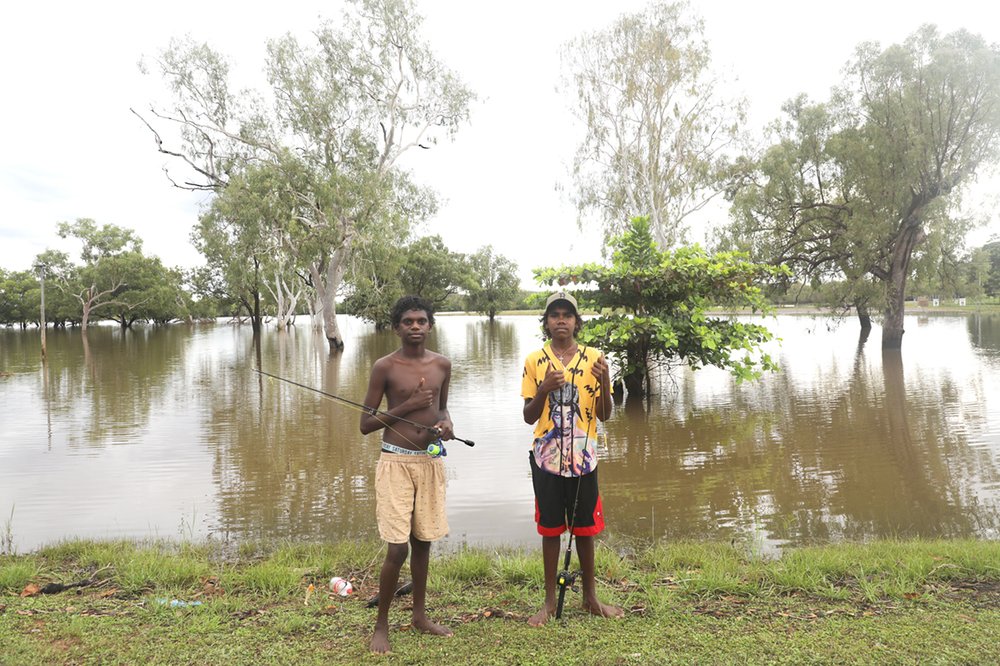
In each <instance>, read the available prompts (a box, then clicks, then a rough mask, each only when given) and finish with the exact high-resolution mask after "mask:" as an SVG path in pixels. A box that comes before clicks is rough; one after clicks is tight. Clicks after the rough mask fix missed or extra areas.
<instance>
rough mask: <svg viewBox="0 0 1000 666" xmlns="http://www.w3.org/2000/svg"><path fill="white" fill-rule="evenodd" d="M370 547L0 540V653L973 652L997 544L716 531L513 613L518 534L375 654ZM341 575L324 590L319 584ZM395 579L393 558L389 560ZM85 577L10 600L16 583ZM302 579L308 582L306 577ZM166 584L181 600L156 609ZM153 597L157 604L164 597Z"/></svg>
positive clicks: (485, 552) (639, 554)
mask: <svg viewBox="0 0 1000 666" xmlns="http://www.w3.org/2000/svg"><path fill="white" fill-rule="evenodd" d="M383 555H384V552H383V548H382V547H381V546H380V545H379V544H376V543H357V542H345V543H339V544H294V543H272V544H260V543H257V544H240V545H233V544H222V543H207V544H201V545H192V544H172V543H168V542H154V543H132V542H121V541H117V542H89V541H74V542H66V543H62V544H57V545H55V546H52V547H50V548H46V549H43V550H40V551H38V552H35V553H30V554H25V555H6V556H0V646H3V649H2V651H0V663H3V664H4V665H5V666H6V665H7V664H52V663H55V664H60V663H73V664H104V663H113V664H126V663H154V664H191V663H194V664H209V663H213V664H214V663H224V664H260V663H277V664H313V663H316V664H319V663H324V664H326V663H349V664H355V663H368V662H372V663H376V662H377V663H408V664H409V663H419V664H439V663H452V662H457V663H466V664H649V663H653V664H656V663H665V664H666V663H685V664H686V663H710V664H714V663H727V664H728V663H740V664H754V663H768V664H771V663H787V664H810V663H848V662H851V663H853V662H862V663H872V662H878V663H904V664H908V663H913V664H916V663H921V664H923V663H932V664H933V663H990V662H996V661H998V660H1000V645H998V642H997V641H996V638H995V637H996V635H997V634H998V632H1000V544H997V543H994V542H987V541H972V540H963V541H907V542H902V541H880V542H876V543H870V544H841V545H834V546H825V547H815V548H800V549H792V550H788V551H787V552H785V553H784V555H783V556H782V557H781V558H780V559H768V558H764V557H761V556H759V555H755V554H753V553H750V552H747V551H746V550H745V549H741V548H738V547H733V546H731V545H729V544H718V543H676V544H670V545H658V546H654V547H648V548H637V549H625V548H615V547H613V546H611V545H608V544H606V543H602V544H600V545H599V548H598V550H597V569H598V583H599V587H600V590H599V592H600V595H601V597H602V598H603V599H604V600H606V601H608V602H611V603H614V604H617V605H619V606H622V607H623V608H624V609H625V610H626V617H625V618H624V619H622V620H603V619H599V618H594V617H592V616H590V615H587V614H586V613H584V612H583V610H582V609H581V607H580V597H579V595H578V594H577V593H574V592H569V593H568V594H567V605H566V609H565V612H564V617H563V619H562V620H560V621H551V622H550V623H549V624H548V625H546V626H545V627H542V628H539V629H535V628H531V627H529V626H528V625H527V623H526V622H525V620H526V618H527V617H528V616H529V615H531V614H532V613H533V612H534V611H535V610H537V608H538V607H539V605H540V603H541V600H542V591H541V581H542V566H541V557H540V554H539V553H538V552H537V551H527V552H525V551H518V550H510V549H487V548H464V549H461V550H459V551H458V552H454V553H448V554H444V555H440V554H435V555H434V556H433V557H432V561H431V576H430V581H429V587H430V589H429V596H428V605H429V611H430V614H431V616H432V617H434V618H435V619H437V620H438V621H441V622H443V623H445V624H447V625H448V626H450V627H451V628H452V629H453V630H454V631H455V636H454V637H453V638H450V639H441V638H435V637H430V636H426V635H423V634H420V633H418V632H414V631H413V630H412V629H411V628H410V627H409V620H410V617H409V616H410V614H409V610H410V605H411V603H412V600H411V598H410V597H408V596H404V597H400V598H399V599H397V600H396V601H395V602H394V604H393V608H392V610H391V614H390V623H391V625H392V631H391V635H390V638H391V640H392V642H393V648H394V653H393V655H390V656H388V657H382V658H376V657H373V656H371V655H369V654H368V650H367V640H368V637H369V635H370V632H371V628H372V624H373V622H374V619H375V612H374V610H372V609H369V608H367V607H366V603H365V602H366V601H367V599H368V597H369V596H370V595H371V594H373V593H374V592H375V591H376V585H377V575H378V569H379V567H380V566H381V562H382V557H383ZM334 575H339V576H344V577H347V578H349V579H350V580H352V582H353V583H354V586H355V590H356V592H355V594H354V595H352V596H350V597H346V598H343V597H339V596H335V595H333V594H332V593H330V592H329V591H328V590H327V588H326V582H327V581H328V580H329V578H330V577H331V576H334ZM403 575H404V577H406V576H408V575H409V573H408V570H407V569H405V568H404V572H403ZM84 579H88V580H92V584H90V585H87V586H85V587H79V588H71V589H70V590H67V591H65V592H62V593H59V594H48V595H41V594H39V595H35V596H26V597H21V596H20V593H21V591H22V590H23V589H24V587H25V586H26V585H28V584H29V583H33V584H37V585H44V584H45V583H47V582H53V581H55V582H62V583H64V584H65V583H70V582H74V581H80V580H84ZM310 584H312V585H313V586H314V591H313V592H311V593H309V592H308V588H309V585H310ZM172 599H177V600H182V601H187V602H193V601H200V602H201V605H196V606H194V605H192V606H187V607H179V608H176V607H171V606H170V605H169V601H170V600H172ZM164 602H166V603H164Z"/></svg>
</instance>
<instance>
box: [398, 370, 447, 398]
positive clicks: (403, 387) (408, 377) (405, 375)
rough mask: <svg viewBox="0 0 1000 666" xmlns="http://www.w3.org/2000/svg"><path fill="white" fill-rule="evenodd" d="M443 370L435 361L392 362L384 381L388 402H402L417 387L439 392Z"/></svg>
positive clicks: (443, 375)
mask: <svg viewBox="0 0 1000 666" xmlns="http://www.w3.org/2000/svg"><path fill="white" fill-rule="evenodd" d="M444 378H445V373H444V370H443V369H442V368H441V367H440V365H439V364H437V363H423V364H394V365H393V367H392V368H391V369H390V371H389V375H388V377H387V381H386V394H387V395H388V397H389V400H390V403H392V404H395V403H396V402H397V401H398V402H402V401H404V400H406V399H407V398H409V397H410V396H411V395H412V394H413V392H414V391H416V390H418V389H423V390H431V391H433V392H434V394H435V395H437V394H438V393H440V392H441V386H442V384H443V383H444Z"/></svg>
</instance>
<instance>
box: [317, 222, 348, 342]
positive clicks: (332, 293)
mask: <svg viewBox="0 0 1000 666" xmlns="http://www.w3.org/2000/svg"><path fill="white" fill-rule="evenodd" d="M353 239H354V235H353V232H352V231H350V230H346V231H345V234H344V242H343V243H341V245H340V247H338V248H337V249H336V251H335V252H334V253H333V256H332V257H330V264H329V265H328V266H327V267H326V282H325V284H324V285H323V286H322V291H323V323H324V325H325V328H326V340H327V342H328V343H329V344H330V351H331V352H340V351H343V350H344V338H343V336H341V334H340V327H339V326H338V325H337V290H338V289H339V288H340V282H341V280H343V279H344V271H345V270H346V269H347V259H348V257H349V256H350V253H351V243H352V241H353Z"/></svg>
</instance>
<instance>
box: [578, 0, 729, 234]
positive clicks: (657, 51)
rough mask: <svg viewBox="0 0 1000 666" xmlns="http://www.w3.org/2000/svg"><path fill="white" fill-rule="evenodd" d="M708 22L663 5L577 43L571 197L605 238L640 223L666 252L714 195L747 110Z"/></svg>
mask: <svg viewBox="0 0 1000 666" xmlns="http://www.w3.org/2000/svg"><path fill="white" fill-rule="evenodd" d="M710 63H711V56H710V52H709V48H708V43H707V42H706V40H705V38H704V29H703V23H702V21H701V19H700V18H697V17H696V16H694V15H693V14H692V12H691V10H690V7H689V6H688V5H687V4H681V3H678V4H666V3H662V2H657V3H654V4H652V5H651V6H650V7H649V8H648V9H647V10H645V11H643V12H640V13H636V14H628V15H624V16H622V17H621V18H619V19H618V20H617V21H616V22H615V23H614V24H613V25H612V26H611V27H609V28H608V29H606V30H604V31H600V32H597V33H594V34H590V35H586V36H583V37H580V38H578V39H576V40H575V41H573V42H571V43H570V44H569V45H568V47H567V48H566V50H565V55H564V67H565V69H566V70H568V78H569V87H570V88H571V90H572V92H573V93H575V97H576V103H575V108H576V112H577V115H578V116H579V118H580V119H581V120H582V122H583V123H584V125H585V127H586V134H585V138H584V139H583V141H582V143H581V144H580V146H579V148H578V149H577V152H576V157H575V159H574V161H573V171H572V176H573V181H574V189H573V199H574V203H575V204H576V206H577V209H578V211H579V213H580V215H581V220H582V219H584V218H585V216H587V215H590V214H592V215H593V216H594V217H595V218H596V219H597V221H598V223H599V224H600V225H601V226H602V228H603V230H604V235H605V240H606V241H607V240H609V239H611V238H613V237H615V236H618V235H620V234H621V233H622V232H624V231H625V230H626V229H627V228H628V220H629V219H630V218H631V217H632V216H634V215H646V216H648V218H649V223H650V228H651V229H652V231H653V233H654V235H655V238H656V241H657V243H658V244H659V246H660V247H661V248H668V247H672V246H674V245H676V244H678V243H679V242H682V241H683V240H684V236H685V227H686V225H687V221H688V219H689V218H690V216H691V215H692V214H693V213H695V212H696V211H698V210H700V209H702V208H703V207H704V206H705V205H707V204H708V202H709V201H711V199H712V198H713V197H714V196H716V194H717V193H718V189H717V188H714V187H711V186H710V185H711V183H713V182H714V179H715V174H716V171H717V169H718V167H719V166H720V165H721V164H722V160H721V155H722V151H723V150H725V149H726V147H727V146H729V145H731V143H732V142H733V141H734V139H735V138H736V133H737V128H738V126H739V124H740V123H741V122H742V120H743V116H744V104H743V102H742V101H740V100H730V99H724V98H723V97H722V96H720V94H719V92H718V90H717V84H718V82H717V80H716V79H715V78H714V76H713V75H712V73H711V71H710V69H709V67H710Z"/></svg>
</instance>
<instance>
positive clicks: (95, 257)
mask: <svg viewBox="0 0 1000 666" xmlns="http://www.w3.org/2000/svg"><path fill="white" fill-rule="evenodd" d="M58 234H59V236H60V237H62V238H69V237H73V238H76V239H78V240H79V241H81V243H82V246H83V247H82V249H81V251H80V259H81V260H82V261H83V263H82V265H80V266H69V267H67V268H66V269H65V270H64V271H63V272H62V275H61V278H60V279H59V281H58V282H57V283H56V284H57V285H58V286H59V288H60V289H62V290H64V291H65V292H67V293H69V294H70V295H72V297H73V298H74V299H76V301H77V302H78V303H79V307H80V313H81V314H80V328H81V330H82V331H83V332H84V333H86V332H87V328H88V326H89V325H90V319H91V317H92V316H94V315H95V314H98V313H102V314H104V313H107V312H109V311H110V309H111V308H126V307H130V306H137V305H139V304H141V303H142V302H143V301H144V300H145V298H146V296H143V295H140V294H139V292H140V291H142V289H144V288H145V287H144V285H145V283H146V281H147V280H146V279H145V278H146V274H147V270H146V269H147V267H149V266H151V265H152V264H153V263H155V264H156V266H159V268H160V270H161V271H162V265H160V263H159V259H153V260H152V261H151V259H150V258H149V257H146V256H145V255H144V254H143V253H142V240H141V239H140V238H139V236H138V235H136V233H135V231H134V230H132V229H125V228H123V227H119V226H116V225H113V224H105V225H103V226H101V227H98V226H97V223H96V222H94V221H93V220H89V219H80V220H77V221H76V222H73V223H69V222H61V223H59V227H58ZM129 291H132V293H131V294H128V293H127V292H129ZM133 321H134V320H133ZM129 325H131V323H129Z"/></svg>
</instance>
